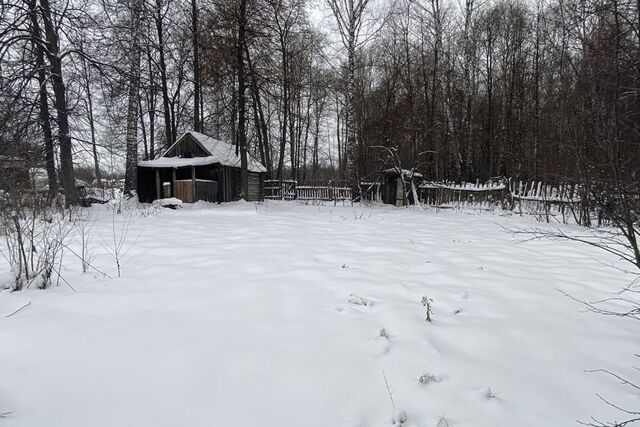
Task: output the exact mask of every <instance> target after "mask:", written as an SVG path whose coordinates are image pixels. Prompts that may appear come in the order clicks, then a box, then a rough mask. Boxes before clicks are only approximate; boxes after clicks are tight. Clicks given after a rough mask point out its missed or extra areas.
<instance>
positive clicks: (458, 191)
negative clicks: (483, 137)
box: [419, 179, 598, 224]
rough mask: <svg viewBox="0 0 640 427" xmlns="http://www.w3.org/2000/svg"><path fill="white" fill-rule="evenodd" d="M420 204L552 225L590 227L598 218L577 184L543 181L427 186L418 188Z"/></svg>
mask: <svg viewBox="0 0 640 427" xmlns="http://www.w3.org/2000/svg"><path fill="white" fill-rule="evenodd" d="M419 195H420V201H421V203H423V204H425V205H428V206H433V207H437V208H444V209H461V208H475V209H487V210H495V209H502V210H511V211H513V212H515V213H518V214H533V215H537V216H540V217H542V218H543V219H545V220H546V221H549V220H550V218H551V217H561V218H562V222H567V221H568V219H570V218H572V219H573V221H575V222H576V223H578V224H589V223H590V222H591V219H592V218H593V217H595V216H598V213H597V212H596V211H595V207H594V204H593V203H592V202H591V201H590V200H589V199H588V198H584V197H582V192H581V188H580V186H578V185H576V184H556V185H554V184H548V183H543V182H541V181H513V180H508V179H502V180H495V181H490V182H487V183H484V184H481V183H479V182H476V183H460V184H456V183H451V182H440V183H434V182H430V183H426V184H423V185H421V186H420V187H419Z"/></svg>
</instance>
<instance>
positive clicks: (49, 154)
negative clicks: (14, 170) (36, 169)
mask: <svg viewBox="0 0 640 427" xmlns="http://www.w3.org/2000/svg"><path fill="white" fill-rule="evenodd" d="M28 6H29V10H30V15H31V33H32V36H33V48H34V49H35V51H36V69H37V70H38V75H37V78H38V86H39V89H38V106H39V114H38V116H39V119H40V126H41V127H42V134H43V136H44V157H45V162H46V167H47V183H48V185H49V197H50V198H51V199H53V198H54V197H55V196H56V194H58V178H57V176H56V160H55V151H54V148H53V132H52V131H51V115H50V113H49V102H48V100H47V98H48V96H47V95H48V94H47V73H46V70H45V63H44V50H43V48H42V44H41V43H40V39H41V37H42V36H41V32H40V24H39V22H38V11H37V0H31V1H30V3H29V5H28Z"/></svg>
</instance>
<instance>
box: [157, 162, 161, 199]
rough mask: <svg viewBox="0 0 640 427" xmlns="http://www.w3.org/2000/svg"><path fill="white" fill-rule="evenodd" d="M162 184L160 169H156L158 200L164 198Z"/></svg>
mask: <svg viewBox="0 0 640 427" xmlns="http://www.w3.org/2000/svg"><path fill="white" fill-rule="evenodd" d="M161 191H162V183H161V182H160V169H156V200H158V199H161V198H162V193H161Z"/></svg>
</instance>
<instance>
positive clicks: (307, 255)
mask: <svg viewBox="0 0 640 427" xmlns="http://www.w3.org/2000/svg"><path fill="white" fill-rule="evenodd" d="M93 212H94V216H95V218H96V219H95V225H94V226H93V229H92V233H93V234H92V243H91V244H92V246H93V250H94V255H95V257H94V261H93V263H94V265H95V266H96V267H97V268H98V269H100V270H102V271H104V272H105V273H107V274H109V275H110V276H112V278H105V277H104V276H101V275H100V274H97V273H95V272H94V273H87V274H82V273H81V264H80V262H79V261H78V260H74V259H73V257H72V256H71V255H70V254H66V255H65V260H66V263H67V265H66V268H65V271H64V277H65V278H66V280H67V281H68V282H69V284H70V285H71V286H73V288H75V289H76V290H77V293H74V292H73V291H72V290H71V289H70V288H69V287H67V286H66V285H64V284H63V283H62V282H60V284H59V286H57V287H53V288H52V289H50V290H47V291H38V290H31V289H30V290H26V291H23V292H15V293H12V294H10V293H9V292H8V291H1V292H0V413H5V412H6V413H9V414H7V415H6V416H5V417H0V427H3V426H11V427H14V426H15V427H19V426H29V427H36V426H38V427H40V426H47V427H54V426H55V427H87V426H105V427H106V426H136V427H141V426H153V427H158V426H190V427H191V426H239V427H241V426H242V427H244V426H248V427H249V426H251V427H253V426H263V427H275V426H278V427H282V426H286V427H288V426H292V427H293V426H295V427H302V426H318V427H320V426H323V427H324V426H332V427H339V426H344V427H367V426H388V425H391V422H392V418H393V417H394V408H393V407H394V406H395V409H396V411H395V412H396V419H397V418H398V412H402V411H404V412H405V413H406V422H405V425H406V426H416V427H418V426H420V427H446V426H456V427H463V426H469V427H503V426H504V427H520V426H545V427H549V426H572V425H577V421H578V420H583V421H588V420H589V417H591V416H594V417H597V418H602V419H605V420H613V419H621V418H622V417H621V416H620V413H619V412H617V411H616V410H614V409H613V408H611V407H609V406H607V405H606V404H605V403H603V402H602V401H601V400H600V399H599V398H598V397H597V396H596V393H599V394H600V395H602V396H603V397H605V398H607V399H608V400H610V401H612V402H615V403H616V404H619V405H621V406H624V407H628V408H631V409H636V410H637V408H638V407H640V399H639V396H638V395H637V393H636V394H634V393H633V390H631V389H630V388H629V387H625V386H623V385H620V384H619V383H618V382H616V381H615V380H614V379H612V378H611V377H609V376H607V375H603V374H597V373H588V372H586V370H593V369H608V370H611V371H615V372H617V373H619V374H622V375H627V376H629V377H631V378H633V377H634V375H637V374H635V373H634V372H635V371H634V370H633V368H632V366H633V363H634V356H633V354H634V352H637V350H638V348H637V337H638V334H637V324H636V323H635V322H633V321H631V320H624V319H619V318H613V317H604V316H600V315H597V314H593V313H587V312H585V311H584V309H583V307H582V306H581V305H580V304H578V303H576V302H575V301H573V300H571V299H570V298H568V297H566V296H564V295H563V294H562V293H561V292H560V291H564V292H567V293H569V294H571V295H573V296H574V297H576V298H579V299H586V300H597V299H602V298H604V297H607V296H610V295H611V294H612V293H613V292H615V291H617V290H619V289H620V288H621V287H623V286H625V285H626V284H628V283H629V282H630V281H631V280H632V278H633V277H632V275H631V274H625V273H623V272H622V271H619V270H616V269H613V268H611V267H610V266H607V265H606V264H611V263H613V262H614V261H615V260H614V259H613V258H611V257H608V256H606V255H603V254H602V253H600V252H598V251H597V250H596V249H594V248H591V247H588V246H585V245H581V244H578V243H574V242H570V241H555V242H554V241H533V242H526V243H522V242H519V241H518V238H517V237H514V236H513V235H512V234H511V233H509V232H507V231H505V229H504V228H503V227H507V228H517V227H525V226H538V227H549V226H547V225H542V224H538V223H536V222H535V221H534V220H533V219H532V218H520V217H512V216H503V215H499V214H497V213H482V214H480V213H477V212H476V213H473V212H466V213H465V212H434V211H428V212H424V211H418V210H414V209H399V208H393V207H380V206H376V207H350V206H337V207H334V206H311V205H309V206H307V205H303V204H298V203H291V202H268V203H265V204H261V205H255V204H246V203H236V204H226V205H220V206H218V205H206V204H203V205H196V206H186V207H185V208H184V209H182V210H177V211H170V210H166V209H164V210H161V211H160V210H158V212H154V211H152V210H151V211H149V212H151V213H152V214H150V215H141V214H140V212H139V211H137V212H135V214H134V215H133V217H132V218H131V225H130V229H129V234H128V238H127V240H126V242H125V248H127V249H130V250H129V252H128V253H127V255H126V256H125V260H124V261H125V262H124V265H123V269H122V277H121V278H117V277H116V276H117V273H116V268H115V264H114V262H113V261H112V260H111V258H110V257H109V255H108V253H107V249H106V248H107V246H108V244H106V243H105V241H109V240H110V239H112V235H111V233H112V215H111V214H110V213H109V211H108V209H107V208H106V207H104V206H102V207H95V208H93ZM123 217H125V215H122V216H120V217H118V218H117V221H118V222H117V224H116V229H119V227H120V221H122V220H123ZM561 227H563V228H564V230H565V231H567V232H575V231H577V229H575V228H571V227H569V226H561ZM596 258H598V260H596ZM601 261H602V262H601ZM2 262H4V261H2ZM7 270H8V268H7V266H6V265H5V264H3V263H2V264H0V272H2V273H1V274H2V275H0V280H4V281H5V284H6V281H7V280H8V275H7V274H6V271H7ZM423 296H427V297H428V298H431V299H432V300H433V302H432V311H433V314H432V317H433V322H431V323H429V322H426V321H425V309H424V307H423V305H422V304H421V300H422V298H423ZM29 302H30V303H31V304H30V305H29V306H27V307H25V308H24V309H22V310H21V311H20V312H18V313H16V314H14V315H12V316H10V317H5V316H6V315H8V314H10V313H13V312H14V311H15V310H16V309H18V308H20V307H22V306H23V305H25V304H27V303H29ZM385 377H386V380H387V382H388V389H387V384H386V382H385ZM421 377H422V381H420V378H421ZM389 392H391V397H392V399H391V398H390V395H389ZM400 418H404V417H403V416H402V417H400Z"/></svg>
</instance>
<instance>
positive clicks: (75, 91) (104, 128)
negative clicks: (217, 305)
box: [0, 0, 640, 204]
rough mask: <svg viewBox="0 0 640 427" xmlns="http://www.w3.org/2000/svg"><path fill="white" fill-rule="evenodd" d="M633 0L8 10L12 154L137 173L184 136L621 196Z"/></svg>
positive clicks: (313, 158) (285, 2) (361, 170)
mask: <svg viewBox="0 0 640 427" xmlns="http://www.w3.org/2000/svg"><path fill="white" fill-rule="evenodd" d="M639 40H640V8H639V3H637V2H631V1H628V0H623V1H619V0H545V1H538V2H525V1H518V0H494V1H489V2H479V1H478V0H464V1H462V0H461V1H458V2H454V1H444V0H397V1H389V2H387V1H377V2H376V1H374V0H371V1H369V0H324V1H322V2H315V3H311V2H307V1H305V0H234V1H227V0H129V1H111V0H70V1H59V0H8V1H3V2H2V5H1V6H0V116H1V117H0V142H1V145H0V155H4V156H11V155H17V154H20V155H23V154H24V153H31V154H32V155H33V156H34V158H37V159H41V160H42V161H43V162H44V164H46V169H47V177H48V182H49V189H50V192H51V193H52V195H53V194H55V193H56V192H57V191H58V189H64V192H65V194H67V202H68V203H70V204H74V203H75V202H76V197H75V196H74V194H75V190H74V179H75V174H76V171H77V169H78V168H87V167H88V166H90V167H91V169H92V170H93V175H94V178H95V179H96V180H97V183H98V185H100V183H101V179H102V178H103V177H104V176H105V174H113V173H114V172H118V171H121V172H122V171H126V186H125V190H126V191H128V192H131V191H132V190H134V189H135V180H136V176H135V165H136V162H137V161H138V160H141V159H152V158H155V157H157V156H158V155H159V154H160V153H162V151H163V150H164V149H165V148H167V147H168V146H170V145H171V144H172V143H173V142H174V141H176V139H177V137H178V136H179V135H180V134H181V132H184V131H186V130H190V129H194V130H199V131H202V132H204V133H206V134H208V135H211V136H213V137H216V138H219V139H224V140H228V141H232V142H233V143H234V144H236V145H237V147H238V150H239V152H240V153H241V154H242V158H243V163H245V166H246V154H247V153H249V154H250V155H253V156H254V157H256V158H257V159H260V160H261V161H262V162H263V164H264V165H265V166H266V167H267V170H268V176H269V177H270V178H273V179H296V180H298V181H300V182H308V181H312V180H319V179H337V180H345V181H348V182H350V183H352V184H353V185H354V187H355V186H357V184H356V183H357V182H358V180H363V179H367V178H370V177H372V176H374V175H375V174H376V173H377V172H378V171H379V170H380V169H381V168H384V167H389V164H388V162H389V155H388V153H390V152H392V153H395V154H396V155H394V156H393V158H394V159H395V160H394V161H396V162H397V163H399V164H400V165H399V166H401V167H403V168H406V169H415V170H418V171H420V172H421V173H422V174H424V175H425V176H426V177H427V178H428V179H431V180H454V181H460V180H473V181H475V180H476V179H480V180H487V179H490V178H492V177H498V176H506V177H511V178H518V179H541V180H546V181H556V182H558V181H567V180H577V181H579V182H589V183H591V185H600V186H602V185H605V186H610V185H614V186H616V188H621V186H622V187H625V188H627V187H628V186H629V185H632V186H633V187H634V188H635V185H636V184H635V183H636V182H637V178H638V177H637V175H636V173H637V171H638V165H639V164H640V155H639V154H640V148H639V147H640V133H639V131H640V42H639Z"/></svg>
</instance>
